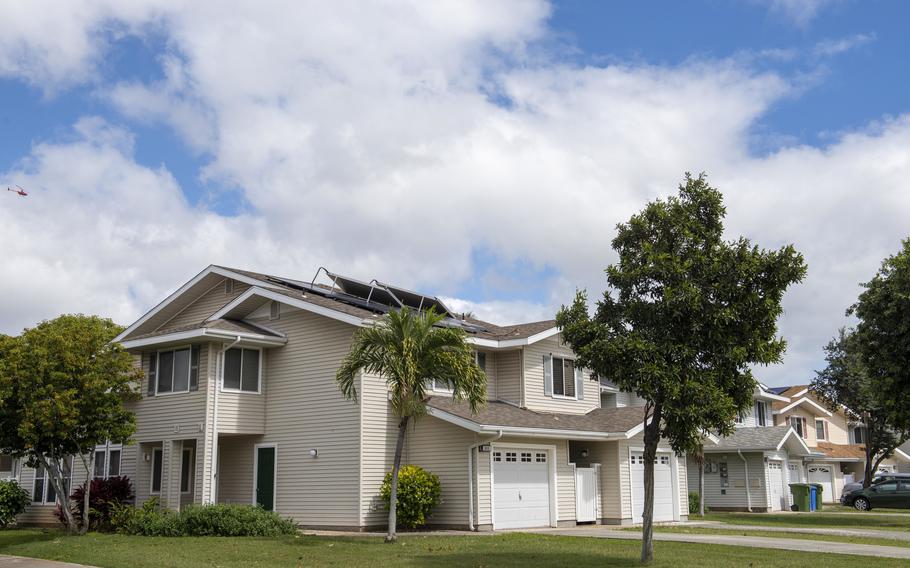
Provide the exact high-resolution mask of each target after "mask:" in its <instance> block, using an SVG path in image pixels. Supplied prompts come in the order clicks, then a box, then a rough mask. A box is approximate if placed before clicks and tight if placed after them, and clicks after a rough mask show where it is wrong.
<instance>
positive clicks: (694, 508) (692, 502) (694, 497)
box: [689, 491, 708, 515]
mask: <svg viewBox="0 0 910 568" xmlns="http://www.w3.org/2000/svg"><path fill="white" fill-rule="evenodd" d="M698 501H699V494H698V491H689V514H690V515H697V514H698ZM707 512H708V506H707V505H705V513H707Z"/></svg>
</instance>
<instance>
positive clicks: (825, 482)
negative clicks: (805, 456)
mask: <svg viewBox="0 0 910 568" xmlns="http://www.w3.org/2000/svg"><path fill="white" fill-rule="evenodd" d="M809 483H820V484H821V486H822V491H823V493H822V501H823V502H825V503H830V502H833V501H835V500H836V497H835V495H834V468H832V467H831V466H830V465H810V466H809Z"/></svg>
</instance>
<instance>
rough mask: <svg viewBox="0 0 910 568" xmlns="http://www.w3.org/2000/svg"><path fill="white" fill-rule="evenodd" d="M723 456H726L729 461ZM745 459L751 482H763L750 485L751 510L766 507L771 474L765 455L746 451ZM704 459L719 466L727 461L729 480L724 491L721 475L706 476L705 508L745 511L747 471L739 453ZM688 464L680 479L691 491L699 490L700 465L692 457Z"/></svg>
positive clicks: (714, 455)
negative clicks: (724, 491)
mask: <svg viewBox="0 0 910 568" xmlns="http://www.w3.org/2000/svg"><path fill="white" fill-rule="evenodd" d="M723 456H726V458H724V457H723ZM743 456H744V457H745V458H746V460H747V461H748V464H749V479H750V480H753V481H754V480H758V481H759V483H760V486H759V487H754V486H751V485H750V487H749V491H750V494H751V501H752V508H753V509H761V508H766V507H768V503H769V500H770V497H769V496H768V493H767V487H768V481H767V480H768V473H767V471H766V469H767V468H766V467H765V460H764V454H763V453H761V452H754V453H745V452H744V453H743ZM705 459H706V460H708V461H712V462H716V463H721V462H723V461H726V463H727V480H728V481H729V485H728V486H727V487H725V488H724V487H721V485H720V473H719V472H718V473H705V505H706V506H707V507H709V508H711V507H714V508H730V509H746V507H747V505H748V501H749V500H748V499H747V498H746V486H745V483H747V480H746V468H745V464H744V463H743V460H742V459H741V458H740V457H739V454H737V453H736V452H732V453H727V454H716V453H708V454H705ZM686 463H687V466H688V468H687V469H688V476H687V477H683V478H681V479H684V480H686V479H687V483H688V486H689V488H690V489H691V490H692V491H698V464H697V463H696V462H695V459H694V458H693V457H692V456H689V457H687V458H686ZM784 467H786V466H784ZM723 489H726V494H721V491H722V490H723Z"/></svg>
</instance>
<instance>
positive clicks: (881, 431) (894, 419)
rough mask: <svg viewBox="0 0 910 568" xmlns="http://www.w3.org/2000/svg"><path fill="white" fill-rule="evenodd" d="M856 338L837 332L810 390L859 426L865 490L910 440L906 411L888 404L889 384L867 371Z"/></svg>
mask: <svg viewBox="0 0 910 568" xmlns="http://www.w3.org/2000/svg"><path fill="white" fill-rule="evenodd" d="M860 338H861V336H860V335H858V334H857V333H856V332H855V331H852V330H846V329H841V330H840V331H839V333H838V335H837V337H835V338H834V339H832V340H831V341H830V342H829V343H828V345H826V346H825V361H826V362H827V365H826V367H825V368H824V370H822V371H818V372H817V373H816V377H815V379H813V380H812V390H813V392H815V394H817V395H818V397H819V398H821V399H822V400H823V401H825V402H826V403H827V404H828V406H829V407H830V408H831V410H834V411H837V410H840V409H841V408H842V407H844V408H846V412H848V413H849V414H851V415H853V416H855V417H857V418H858V419H859V420H860V421H861V422H862V423H863V445H864V446H865V452H866V464H865V469H864V477H863V486H864V487H869V484H870V483H871V482H872V477H873V474H874V473H875V472H876V471H877V470H878V466H879V464H881V463H882V461H883V460H885V459H887V458H889V457H891V456H892V455H894V450H895V449H896V448H897V447H898V446H900V445H901V444H903V443H904V442H905V441H907V439H908V437H910V424H908V420H907V417H906V411H901V409H900V407H896V406H894V405H893V404H892V400H893V399H894V391H893V390H891V385H888V386H885V385H882V381H880V380H879V379H878V378H876V377H874V376H872V375H871V374H870V373H869V372H867V370H866V366H865V364H864V363H863V358H862V347H861V345H860V342H859V341H860ZM908 357H910V353H908ZM908 360H910V359H908ZM889 382H890V381H889ZM883 387H884V388H883ZM904 408H906V407H904Z"/></svg>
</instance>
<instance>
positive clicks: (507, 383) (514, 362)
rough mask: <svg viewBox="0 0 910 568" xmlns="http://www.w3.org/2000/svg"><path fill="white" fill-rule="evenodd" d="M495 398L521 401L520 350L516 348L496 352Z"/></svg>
mask: <svg viewBox="0 0 910 568" xmlns="http://www.w3.org/2000/svg"><path fill="white" fill-rule="evenodd" d="M496 398H498V399H499V400H505V401H508V402H511V403H512V404H520V403H521V352H520V351H518V350H517V349H516V350H514V351H500V352H498V353H497V354H496Z"/></svg>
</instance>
